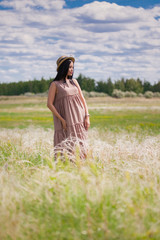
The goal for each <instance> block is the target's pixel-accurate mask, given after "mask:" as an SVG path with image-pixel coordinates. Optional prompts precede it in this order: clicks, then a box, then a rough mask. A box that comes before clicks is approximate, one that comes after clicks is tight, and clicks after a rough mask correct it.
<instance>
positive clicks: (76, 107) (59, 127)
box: [47, 56, 90, 158]
mask: <svg viewBox="0 0 160 240" xmlns="http://www.w3.org/2000/svg"><path fill="white" fill-rule="evenodd" d="M74 62H75V59H74V58H73V57H67V56H61V57H60V58H58V60H57V75H56V77H55V79H54V80H53V81H52V82H51V83H50V87H49V92H48V100H47V107H48V108H49V109H50V110H51V111H52V113H53V118H54V147H55V150H57V151H64V149H65V150H67V152H68V153H69V154H70V153H72V154H73V153H74V151H75V145H76V144H77V142H78V143H79V146H80V156H81V158H86V156H87V148H86V146H85V140H86V139H87V131H88V128H89V126H90V120H89V114H88V108H87V105H86V101H85V99H84V97H83V93H82V91H81V88H80V86H79V84H78V82H77V80H76V79H73V78H72V77H73V70H74ZM57 151H56V152H57ZM56 156H57V155H56Z"/></svg>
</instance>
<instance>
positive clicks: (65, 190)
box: [0, 96, 160, 240]
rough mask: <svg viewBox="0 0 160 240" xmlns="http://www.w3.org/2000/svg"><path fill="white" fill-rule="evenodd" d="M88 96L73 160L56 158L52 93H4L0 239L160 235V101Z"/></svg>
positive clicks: (0, 102) (127, 239) (106, 239)
mask: <svg viewBox="0 0 160 240" xmlns="http://www.w3.org/2000/svg"><path fill="white" fill-rule="evenodd" d="M86 101H87V105H88V108H89V113H90V121H91V127H90V129H89V131H88V150H89V151H88V156H87V159H86V160H82V159H80V158H79V154H78V153H79V152H78V148H77V151H76V153H75V156H74V161H73V162H71V161H70V160H69V159H68V157H67V156H65V157H64V158H63V159H62V158H59V159H58V160H57V161H55V160H54V150H53V133H54V125H53V116H52V113H51V111H50V110H49V109H48V108H47V106H46V103H47V98H46V97H39V96H35V97H26V96H12V97H9V96H1V97H0V186H1V188H0V239H2V240H44V239H46V240H53V239H57V240H72V239H73V240H75V239H76V240H81V239H82V240H88V239H89V240H99V239H100V240H101V239H102V240H132V239H134V240H142V239H143V240H148V239H152V240H159V239H160V208H159V206H160V174H159V173H160V99H158V98H157V99H156V98H152V99H144V98H123V99H114V98H111V97H101V98H98V97H97V98H88V99H86Z"/></svg>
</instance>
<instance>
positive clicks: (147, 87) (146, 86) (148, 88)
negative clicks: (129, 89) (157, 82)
mask: <svg viewBox="0 0 160 240" xmlns="http://www.w3.org/2000/svg"><path fill="white" fill-rule="evenodd" d="M152 90H153V87H152V85H151V83H150V82H148V81H144V83H143V93H145V92H147V91H152Z"/></svg>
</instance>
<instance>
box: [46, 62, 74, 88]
mask: <svg viewBox="0 0 160 240" xmlns="http://www.w3.org/2000/svg"><path fill="white" fill-rule="evenodd" d="M71 62H72V61H71V60H70V59H67V60H65V61H64V62H63V63H62V64H61V65H60V67H59V69H58V73H57V75H56V77H55V78H54V80H53V81H52V82H54V81H60V80H62V79H63V80H64V83H66V79H65V78H66V76H67V73H68V69H69V65H70V63H71ZM72 77H73V75H72V76H69V77H68V78H69V79H70V83H72V84H73V85H75V83H74V82H73V80H72ZM52 82H51V83H52ZM51 83H50V85H51Z"/></svg>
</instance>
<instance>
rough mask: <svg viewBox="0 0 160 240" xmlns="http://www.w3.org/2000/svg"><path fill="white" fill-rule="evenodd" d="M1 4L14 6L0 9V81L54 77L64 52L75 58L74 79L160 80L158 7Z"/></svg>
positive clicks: (48, 0) (34, 1) (48, 1)
mask: <svg viewBox="0 0 160 240" xmlns="http://www.w3.org/2000/svg"><path fill="white" fill-rule="evenodd" d="M0 5H3V6H6V7H12V8H13V9H11V10H3V11H1V16H2V18H1V23H0V48H1V55H0V68H1V69H2V70H1V71H0V79H1V81H2V79H4V80H5V81H18V80H23V79H24V80H27V77H28V78H29V79H33V78H34V77H36V78H41V77H42V76H44V77H46V78H47V77H54V76H55V74H56V59H57V58H58V57H59V56H60V55H63V54H66V55H70V54H72V55H74V56H75V58H76V62H75V76H78V74H79V73H83V74H84V75H88V76H90V77H93V78H97V80H99V79H104V80H106V79H107V78H108V77H111V78H112V79H119V78H121V77H123V76H124V77H135V78H136V77H141V78H142V80H143V79H146V80H148V81H151V82H154V81H155V80H156V81H157V80H159V79H160V77H159V70H158V69H159V64H160V42H159V39H160V28H159V19H157V20H156V17H157V16H159V12H160V7H158V6H157V7H154V8H152V9H143V8H138V9H137V8H132V7H122V6H119V5H117V4H110V3H107V2H98V1H96V2H92V3H90V4H86V5H84V6H82V7H79V8H73V9H65V8H63V7H64V6H65V1H63V0H55V1H52V0H45V1H42V0H30V1H28V0H23V1H20V0H14V1H13V0H12V1H7V0H5V1H2V2H1V3H0ZM9 69H10V70H9ZM16 70H17V71H18V72H17V75H16Z"/></svg>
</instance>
